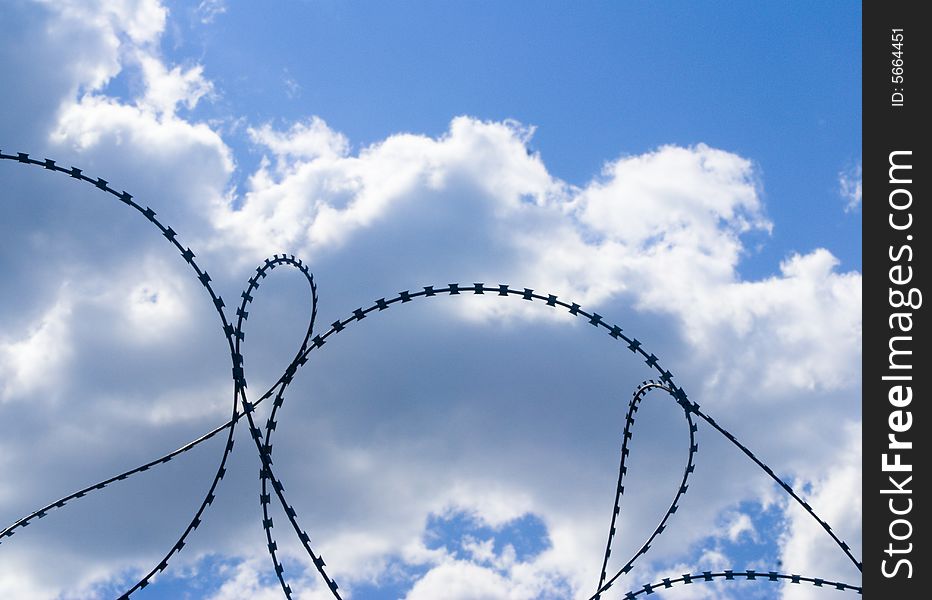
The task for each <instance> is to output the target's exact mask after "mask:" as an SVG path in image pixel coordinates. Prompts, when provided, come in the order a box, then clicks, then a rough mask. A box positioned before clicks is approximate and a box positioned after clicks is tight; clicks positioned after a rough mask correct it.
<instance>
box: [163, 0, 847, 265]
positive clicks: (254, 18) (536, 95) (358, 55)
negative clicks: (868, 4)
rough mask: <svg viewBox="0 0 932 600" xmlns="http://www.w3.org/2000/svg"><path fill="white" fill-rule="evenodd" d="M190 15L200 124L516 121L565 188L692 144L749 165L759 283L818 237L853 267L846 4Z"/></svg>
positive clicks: (444, 7) (436, 128)
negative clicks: (842, 188) (629, 161)
mask: <svg viewBox="0 0 932 600" xmlns="http://www.w3.org/2000/svg"><path fill="white" fill-rule="evenodd" d="M185 6H186V5H185V4H181V5H179V6H178V7H177V8H176V10H175V12H177V13H178V17H179V18H178V19H177V21H178V25H179V29H180V32H179V33H177V34H176V35H174V36H172V35H169V36H168V41H169V43H167V44H164V46H166V47H165V50H166V53H167V54H168V56H171V57H172V58H174V59H175V60H178V61H181V62H183V61H185V60H191V58H192V57H196V58H197V59H198V60H200V61H202V62H203V63H204V65H205V73H206V74H207V76H209V77H210V78H211V79H212V80H213V81H214V82H215V83H216V85H217V86H218V87H219V88H220V89H222V90H223V101H222V102H221V103H218V104H217V105H204V106H203V107H202V110H203V111H204V113H205V116H206V115H208V114H210V115H225V116H229V115H230V114H235V115H242V116H246V117H247V118H249V119H250V120H251V121H253V122H256V121H276V120H278V121H281V122H286V121H293V120H296V119H300V118H303V117H306V116H307V114H308V111H309V110H310V112H312V113H313V114H317V115H321V116H322V117H324V118H325V119H326V121H327V122H328V123H329V124H330V125H331V126H332V127H334V128H335V129H336V130H338V131H341V132H343V133H344V134H346V136H347V137H348V138H349V140H350V141H351V143H352V144H353V145H354V146H356V147H363V146H365V145H368V144H370V143H372V142H375V141H378V140H380V139H383V138H384V137H386V136H387V135H390V134H392V133H397V132H399V131H408V132H417V133H424V134H427V135H440V134H442V133H443V132H444V131H445V130H446V128H447V125H448V124H449V120H450V117H451V116H453V115H472V116H475V117H478V118H481V119H489V120H496V121H499V120H503V119H516V120H518V121H520V122H522V123H525V124H529V125H534V126H536V127H537V131H536V133H535V135H534V138H533V141H532V145H531V147H532V148H533V149H534V150H536V151H539V152H540V153H541V155H542V157H543V159H544V161H545V163H546V164H547V166H548V168H549V170H550V171H551V172H552V173H554V174H555V175H557V176H559V177H561V178H562V179H564V180H566V181H568V182H570V183H574V184H577V185H583V184H585V183H586V182H588V181H589V180H590V179H592V178H594V177H596V176H598V174H599V170H600V169H601V166H602V163H604V162H605V161H606V160H611V159H613V158H616V157H618V156H621V155H627V154H638V153H642V152H645V151H648V150H651V149H653V148H656V147H658V146H661V145H664V144H680V145H692V144H696V143H699V142H704V143H706V144H709V145H711V146H713V147H716V148H723V149H728V150H730V151H732V152H736V153H738V154H741V155H742V156H747V157H752V158H753V160H754V161H755V163H756V164H757V166H758V168H759V171H760V173H761V175H762V176H763V177H765V178H766V189H767V200H768V204H767V209H768V214H769V215H770V216H771V218H772V219H773V220H774V222H776V223H778V224H780V223H783V224H785V226H783V227H776V228H775V229H774V231H773V233H772V235H771V236H770V237H769V238H768V239H767V240H766V242H767V243H766V244H762V247H761V249H760V250H759V251H758V252H753V253H752V254H751V256H749V257H748V259H747V260H746V261H745V262H744V263H743V264H742V269H743V272H745V273H746V274H747V275H749V276H761V275H769V274H771V273H773V272H775V271H776V264H777V263H778V262H779V261H780V260H781V258H782V257H783V256H784V255H785V254H786V253H787V252H789V251H800V252H802V251H806V250H809V249H810V248H811V246H812V244H813V240H820V242H819V243H822V244H826V245H828V246H830V247H831V248H832V250H833V253H835V255H836V256H837V257H839V258H840V259H841V260H842V264H843V265H844V266H845V267H847V268H854V269H860V219H859V214H841V215H839V213H838V210H837V209H838V206H837V202H838V198H837V195H838V194H837V192H838V173H839V171H843V170H847V169H850V168H852V167H854V166H855V165H856V164H857V163H858V162H859V161H860V153H861V130H860V126H859V123H860V115H861V96H860V81H861V63H860V59H859V57H860V52H861V37H860V21H861V12H860V7H859V6H857V5H856V4H854V3H843V2H823V3H818V4H816V5H810V4H805V3H799V2H790V3H779V4H777V3H767V4H761V5H757V6H754V7H753V8H752V7H750V6H748V5H745V4H738V3H734V2H704V3H685V2H682V3H665V2H657V3H647V2H628V3H625V2H618V3H611V2H601V3H600V2H593V3H584V4H578V3H557V4H556V5H554V6H551V7H548V8H547V10H542V9H541V7H538V6H535V4H534V3H528V2H507V3H495V2H452V3H431V2H405V3H402V4H400V5H392V4H385V3H378V2H353V3H341V2H283V3H278V4H277V5H276V6H274V7H265V6H258V5H255V6H245V5H244V6H235V7H231V8H230V10H228V11H227V12H226V13H224V14H222V15H218V16H217V17H216V18H215V21H214V23H213V25H212V26H210V27H204V26H203V24H202V23H201V22H200V20H199V18H198V17H199V15H201V13H197V12H194V11H191V10H190V8H188V10H185ZM188 6H189V5H188ZM289 82H290V83H289ZM238 157H239V158H240V160H243V161H248V160H249V159H248V158H247V157H245V156H243V154H242V153H240V154H239V155H238ZM247 164H248V162H247ZM761 241H763V240H761Z"/></svg>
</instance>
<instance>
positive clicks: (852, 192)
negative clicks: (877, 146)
mask: <svg viewBox="0 0 932 600" xmlns="http://www.w3.org/2000/svg"><path fill="white" fill-rule="evenodd" d="M838 193H840V194H841V197H842V198H844V199H845V200H846V201H847V204H846V205H845V212H851V211H853V210H855V209H857V208H858V207H859V206H861V163H860V162H858V164H857V165H855V166H854V167H852V168H851V169H848V170H845V171H842V172H841V173H839V174H838Z"/></svg>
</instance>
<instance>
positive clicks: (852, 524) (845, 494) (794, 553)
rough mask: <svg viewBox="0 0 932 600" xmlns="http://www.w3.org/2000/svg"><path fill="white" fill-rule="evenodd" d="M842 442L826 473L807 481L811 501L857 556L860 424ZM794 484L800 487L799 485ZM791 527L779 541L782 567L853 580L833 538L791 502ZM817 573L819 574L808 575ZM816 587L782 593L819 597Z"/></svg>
mask: <svg viewBox="0 0 932 600" xmlns="http://www.w3.org/2000/svg"><path fill="white" fill-rule="evenodd" d="M845 434H846V437H845V443H844V445H842V446H840V447H839V448H838V449H837V454H836V456H835V457H834V461H833V463H832V465H831V467H830V468H829V469H828V470H827V472H823V473H821V474H819V476H818V478H817V479H815V480H814V481H813V480H810V481H807V482H805V483H808V484H809V486H811V490H812V491H811V493H810V494H809V500H808V502H809V504H810V505H811V506H812V508H813V509H814V510H815V511H816V512H817V513H818V514H819V515H820V516H821V517H822V518H823V519H825V520H826V521H827V522H828V523H829V524H831V526H832V528H833V530H834V531H835V532H836V533H838V532H844V535H843V539H844V540H845V541H846V542H847V543H848V544H849V545H850V546H851V551H852V552H853V553H854V555H855V556H856V557H859V556H861V427H860V425H857V426H855V425H851V424H849V425H847V426H846V427H845ZM797 487H799V486H798V485H797ZM787 517H788V518H789V521H790V522H789V527H788V531H787V534H786V535H785V537H784V538H783V539H782V540H781V545H780V546H781V547H780V550H781V560H782V561H783V564H784V566H785V568H786V569H787V570H789V571H792V572H794V573H801V574H806V575H808V576H809V577H822V578H824V579H831V580H835V581H857V579H856V578H857V575H858V573H857V571H856V570H855V567H854V566H853V565H852V564H851V562H850V561H849V560H848V558H847V557H846V556H845V555H844V554H842V553H841V552H839V551H838V548H837V546H835V542H834V541H833V540H832V539H831V538H830V537H829V536H828V535H827V534H826V533H825V530H824V529H822V527H821V526H819V524H818V523H816V522H815V521H814V520H813V519H812V518H811V517H810V516H809V515H808V514H807V513H805V512H804V511H803V510H802V508H800V507H799V506H795V505H792V504H791V505H790V507H789V509H788V510H787ZM813 573H817V574H818V575H812V574H813ZM818 592H819V590H813V589H808V588H804V587H802V586H786V587H785V588H784V593H783V596H782V597H783V598H787V599H791V598H792V599H793V600H804V599H809V598H817V597H820V596H819V594H818Z"/></svg>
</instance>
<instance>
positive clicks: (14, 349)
mask: <svg viewBox="0 0 932 600" xmlns="http://www.w3.org/2000/svg"><path fill="white" fill-rule="evenodd" d="M70 314H71V299H70V297H69V294H68V290H67V289H62V290H61V291H60V293H59V297H58V299H57V300H56V302H55V304H53V305H52V306H51V307H50V308H49V309H48V310H47V311H46V312H45V314H43V315H42V316H41V317H39V320H38V322H36V323H34V324H33V325H32V327H31V328H30V330H29V331H28V332H26V335H25V336H24V337H22V338H19V339H4V338H5V336H4V337H0V382H2V383H0V402H5V401H7V400H10V399H16V398H23V397H25V396H29V395H32V394H35V393H36V392H39V391H44V392H50V393H53V394H54V395H57V393H59V392H60V390H59V389H58V388H57V385H56V382H59V381H61V379H62V378H63V376H64V373H63V372H62V369H63V367H64V366H65V365H66V364H67V362H68V359H69V358H70V356H71V353H72V348H71V345H70V344H69V340H70V335H69V333H70V332H69V325H70V321H69V317H70Z"/></svg>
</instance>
